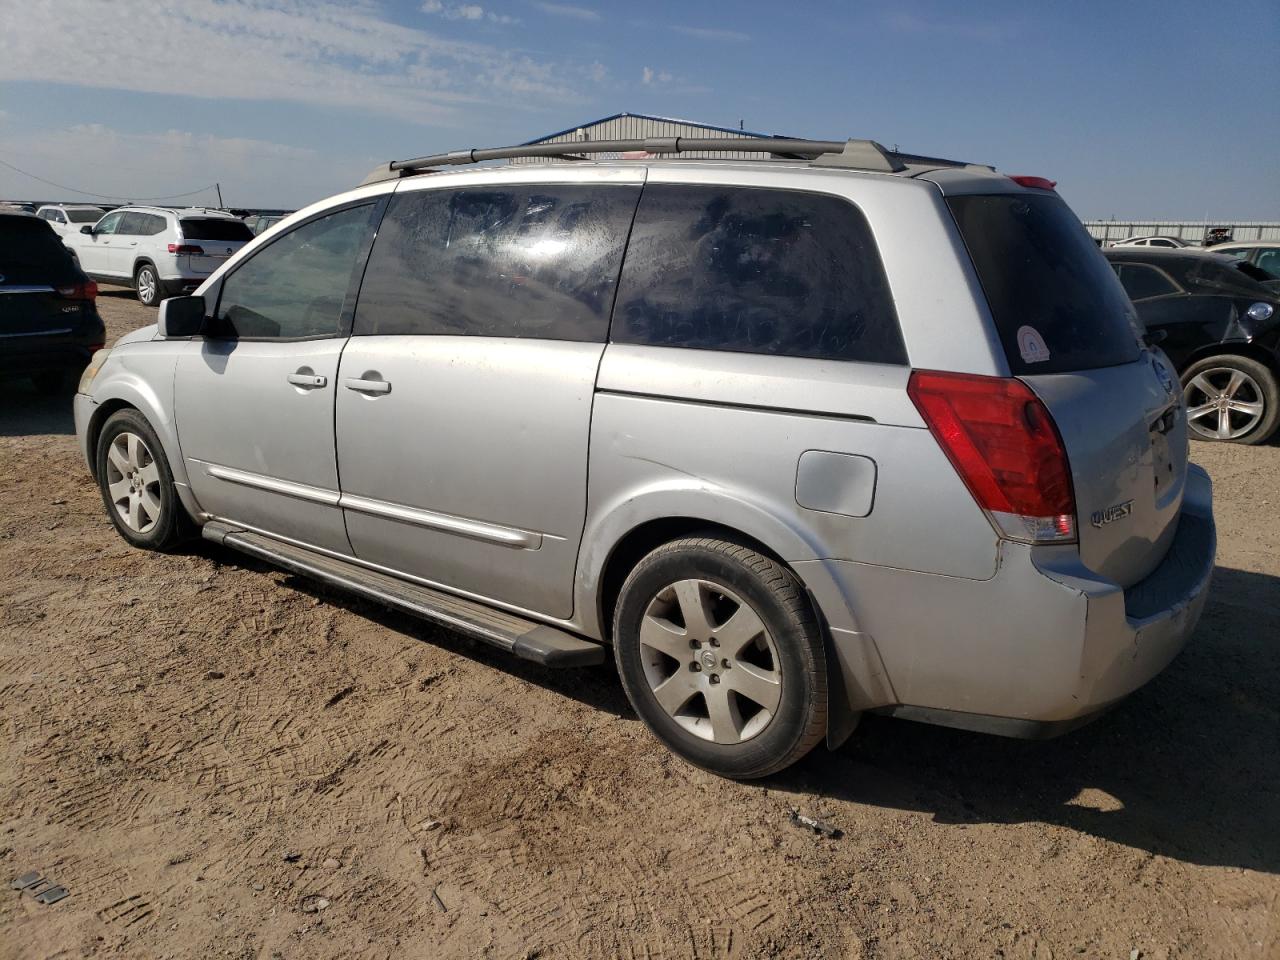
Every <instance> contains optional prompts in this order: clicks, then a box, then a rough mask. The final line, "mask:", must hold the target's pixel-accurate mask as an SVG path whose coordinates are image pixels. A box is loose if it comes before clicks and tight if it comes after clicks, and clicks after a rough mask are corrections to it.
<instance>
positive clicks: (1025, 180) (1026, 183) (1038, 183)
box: [1009, 176, 1058, 190]
mask: <svg viewBox="0 0 1280 960" xmlns="http://www.w3.org/2000/svg"><path fill="white" fill-rule="evenodd" d="M1009 179H1010V180H1012V181H1013V182H1014V183H1016V184H1017V185H1018V186H1020V187H1030V188H1031V189H1033V190H1052V189H1053V188H1054V187H1056V186H1057V185H1058V181H1057V180H1050V179H1048V178H1047V177H1023V176H1018V177H1010V178H1009Z"/></svg>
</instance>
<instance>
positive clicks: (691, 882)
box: [0, 290, 1280, 960]
mask: <svg viewBox="0 0 1280 960" xmlns="http://www.w3.org/2000/svg"><path fill="white" fill-rule="evenodd" d="M100 304H101V309H102V312H103V315H104V317H105V318H106V319H107V323H108V333H109V339H114V338H115V337H116V336H119V335H120V334H121V333H123V332H125V331H126V330H129V329H132V328H133V327H136V326H140V325H142V324H144V323H149V322H151V321H152V319H153V318H154V312H153V311H149V310H147V309H145V308H143V307H141V306H139V305H138V304H137V303H136V302H135V301H134V300H133V299H132V298H131V297H129V296H127V295H125V294H124V293H123V292H120V291H112V290H108V291H106V292H104V295H103V296H102V298H101V300H100ZM72 433H73V426H72V420H71V413H70V409H69V400H68V399H67V398H62V399H60V400H57V401H50V400H45V399H41V398H39V397H37V396H36V395H35V394H34V393H32V392H31V391H30V390H29V389H27V388H26V386H25V385H17V384H3V385H0V750H2V751H3V754H2V762H0V864H3V868H4V873H3V879H4V880H5V882H6V883H7V882H8V880H9V879H11V878H13V877H17V876H18V875H20V874H23V873H25V872H27V871H28V870H39V871H41V872H42V873H43V874H44V875H45V876H46V877H48V878H49V879H50V880H52V881H54V882H56V883H59V884H62V885H65V886H66V887H67V889H69V890H70V896H68V897H67V898H66V899H64V900H62V901H61V902H59V903H56V904H53V905H49V906H42V905H40V904H38V903H36V902H35V901H34V900H33V899H32V898H31V897H29V896H23V895H20V894H18V893H16V892H13V891H11V890H10V889H9V888H8V886H5V887H4V888H3V899H2V900H0V956H3V957H33V958H34V957H41V958H49V957H59V958H63V957H66V958H71V957H81V956H101V955H111V956H124V957H130V958H137V957H193V958H197V957H198V958H213V957H237V958H241V957H242V958H246V960H248V958H255V960H256V958H261V960H269V958H280V957H283V958H327V957H357V958H370V960H372V958H386V957H424V958H425V957H430V958H451V957H493V958H507V957H510V958H525V957H610V958H612V957H624V958H634V960H639V958H645V960H657V958H664V960H675V958H697V960H712V958H731V957H739V958H748V957H791V958H810V957H839V958H848V960H857V958H915V957H919V958H943V957H955V958H968V957H1006V958H1030V960H1048V958H1059V960H1062V958H1069V957H1070V958H1073V957H1086V958H1094V957H1099V958H1101V957H1106V958H1120V960H1125V958H1134V957H1142V958H1148V960H1153V958H1175V957H1182V958H1195V960H1208V958H1253V957H1266V958H1277V957H1280V876H1278V874H1280V666H1278V663H1277V650H1276V647H1277V642H1278V641H1280V579H1278V578H1280V551H1278V550H1277V547H1278V546H1280V446H1274V445H1273V446H1269V447H1265V448H1263V449H1250V448H1246V447H1231V446H1216V447H1210V446H1207V445H1204V444H1198V445H1196V447H1195V451H1194V452H1195V455H1196V458H1197V459H1198V460H1199V461H1200V462H1201V463H1202V464H1204V465H1205V466H1206V467H1207V468H1208V469H1209V471H1210V472H1211V473H1212V474H1213V479H1214V482H1215V485H1216V491H1215V492H1216V500H1217V510H1218V519H1219V536H1220V544H1219V556H1218V560H1219V564H1220V565H1219V567H1218V570H1217V574H1216V576H1215V581H1214V588H1213V595H1212V597H1211V599H1210V601H1209V604H1208V608H1207V610H1206V612H1205V615H1204V618H1203V620H1202V622H1201V624H1200V628H1199V630H1198V632H1197V634H1196V636H1195V638H1194V640H1193V641H1192V643H1191V645H1190V647H1189V648H1188V649H1187V650H1186V652H1185V653H1184V654H1183V655H1182V656H1181V657H1180V658H1179V659H1178V660H1177V661H1176V662H1175V663H1174V664H1173V666H1171V667H1170V668H1169V670H1168V671H1167V672H1166V673H1165V674H1164V675H1162V676H1161V677H1160V678H1158V679H1157V680H1156V681H1155V682H1154V683H1152V684H1151V685H1150V686H1149V687H1147V688H1146V689H1144V690H1143V691H1141V692H1140V693H1138V694H1137V695H1135V696H1134V697H1132V698H1131V699H1130V700H1129V701H1128V702H1126V703H1125V704H1124V705H1123V706H1122V707H1120V708H1119V709H1117V710H1115V711H1113V712H1112V713H1111V714H1109V715H1108V716H1106V717H1104V718H1103V719H1101V720H1099V721H1098V722H1096V723H1094V724H1092V725H1090V726H1088V727H1085V728H1083V729H1081V730H1078V731H1076V732H1074V733H1072V734H1070V735H1068V736H1067V737H1065V738H1062V739H1059V740H1055V741H1050V742H1045V743H1023V742H1017V741H1009V740H1000V739H995V738H990V737H984V736H979V735H973V734H965V733H959V732H955V731H948V730H943V729H937V728H931V727H925V726H919V725H915V724H911V723H907V722H903V721H892V720H885V719H881V718H874V717H873V718H868V719H865V720H864V721H863V723H862V725H861V727H860V728H859V730H858V731H857V733H855V735H854V737H853V738H852V740H851V741H850V742H849V743H848V744H846V745H845V746H844V747H843V748H842V749H840V750H839V751H837V752H836V753H834V754H832V753H828V752H827V751H826V750H825V749H819V750H818V751H816V752H815V753H813V754H812V755H811V756H810V757H809V758H807V759H806V760H805V761H804V762H802V763H801V764H799V765H798V766H797V767H796V768H794V769H792V770H791V771H788V772H786V773H784V774H782V775H779V776H777V777H774V778H772V779H770V780H768V781H765V782H763V783H758V784H746V785H744V784H736V783H730V782H727V781H723V780H718V779H716V778H715V777H712V776H710V775H707V774H705V773H702V772H700V771H698V770H695V769H693V768H690V767H688V766H686V765H685V764H683V763H682V762H680V761H678V760H676V759H674V758H673V757H671V756H670V755H669V754H668V753H667V752H666V751H665V750H664V749H663V748H662V747H660V746H659V745H658V744H657V743H656V742H655V741H654V740H653V739H652V738H651V737H650V736H649V735H648V734H647V732H646V731H645V730H644V728H643V727H642V726H641V724H640V722H639V721H638V720H637V719H636V718H635V716H634V715H633V714H632V712H631V710H630V708H629V707H628V705H627V703H626V700H625V699H624V697H623V695H622V692H621V689H620V687H619V684H618V682H617V677H616V675H615V674H614V672H613V670H612V668H605V667H600V668H593V669H590V670H582V671H577V672H552V671H548V670H543V669H541V668H538V667H536V666H534V665H531V664H526V663H523V662H520V661H515V660H511V659H507V658H505V657H504V656H503V655H501V654H499V653H496V652H490V651H488V650H486V649H485V648H483V647H478V646H473V645H472V644H471V643H469V642H468V641H467V640H465V639H462V638H460V637H458V636H456V635H453V634H450V633H448V632H445V631H441V630H436V629H434V628H431V627H428V626H424V625H423V624H421V623H420V622H417V621H414V620H412V619H410V618H408V617H404V616H400V615H398V614H393V613H388V612H387V611H385V610H383V609H380V608H378V607H376V606H374V605H371V604H366V603H364V602H362V601H358V600H354V599H351V598H349V597H345V596H342V595H339V594H336V593H333V592H329V591H327V590H325V589H323V588H320V587H318V586H315V585H313V584H311V583H309V582H307V581H303V580H299V579H297V578H294V577H292V576H289V575H287V574H284V573H281V572H277V571H274V570H271V569H269V568H267V567H265V566H262V565H259V564H257V563H255V562H253V561H251V560H249V559H247V558H245V557H244V556H242V555H239V554H236V553H232V552H229V551H223V550H221V549H217V548H214V547H213V546H211V545H208V544H205V543H197V544H194V545H193V546H192V547H191V548H190V549H189V550H188V551H187V552H185V553H181V554H178V555H176V556H160V555H156V554H149V553H143V552H139V551H135V550H132V549H130V548H128V547H127V546H126V545H125V544H124V543H123V541H121V540H120V538H119V537H117V536H116V535H115V533H114V532H113V530H112V528H111V527H110V525H109V524H108V522H107V519H106V517H105V515H104V513H103V507H102V503H101V501H100V500H99V497H98V494H97V491H96V490H95V488H94V487H93V485H92V484H91V482H90V480H89V477H88V474H87V472H86V470H85V467H84V464H83V463H82V462H81V460H80V458H79V455H78V454H77V452H76V448H75V443H74V437H73V435H72ZM793 809H794V810H799V811H801V812H802V813H805V814H809V815H812V816H818V817H822V818H825V819H827V820H829V821H830V822H831V823H833V824H834V825H836V826H837V827H838V828H839V829H840V830H842V831H843V836H841V837H840V838H839V839H828V838H826V837H822V836H818V835H815V834H813V833H811V832H806V831H802V830H800V829H797V828H796V827H794V826H792V825H791V824H790V823H789V822H788V815H789V813H790V811H792V810H793Z"/></svg>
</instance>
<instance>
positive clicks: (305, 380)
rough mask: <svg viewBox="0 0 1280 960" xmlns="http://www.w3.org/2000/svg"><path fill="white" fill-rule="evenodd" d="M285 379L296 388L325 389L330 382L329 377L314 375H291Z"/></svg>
mask: <svg viewBox="0 0 1280 960" xmlns="http://www.w3.org/2000/svg"><path fill="white" fill-rule="evenodd" d="M285 379H286V380H288V381H289V382H290V383H292V384H293V385H294V386H295V387H323V386H324V385H325V384H326V383H328V382H329V378H328V377H322V376H319V375H317V374H314V373H291V374H289V376H287V377H286V378H285Z"/></svg>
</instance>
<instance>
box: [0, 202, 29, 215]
mask: <svg viewBox="0 0 1280 960" xmlns="http://www.w3.org/2000/svg"><path fill="white" fill-rule="evenodd" d="M6 211H7V212H10V213H35V212H36V205H35V204H34V203H24V202H23V201H21V200H2V201H0V212H6Z"/></svg>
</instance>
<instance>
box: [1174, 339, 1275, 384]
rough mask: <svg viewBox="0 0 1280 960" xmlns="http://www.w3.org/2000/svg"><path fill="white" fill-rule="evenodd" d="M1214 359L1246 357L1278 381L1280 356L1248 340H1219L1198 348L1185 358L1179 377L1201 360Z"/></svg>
mask: <svg viewBox="0 0 1280 960" xmlns="http://www.w3.org/2000/svg"><path fill="white" fill-rule="evenodd" d="M1214 357H1247V358H1248V359H1250V360H1253V361H1255V362H1257V363H1260V364H1262V365H1263V366H1264V367H1266V368H1267V369H1268V370H1270V371H1271V372H1272V373H1273V374H1274V375H1275V376H1276V377H1277V379H1280V356H1277V355H1276V352H1275V351H1274V350H1268V349H1267V348H1266V347H1264V346H1262V345H1261V344H1258V343H1251V342H1250V341H1248V340H1220V341H1219V342H1217V343H1211V344H1209V345H1208V346H1204V347H1200V348H1199V349H1197V350H1196V351H1195V352H1194V353H1191V354H1190V355H1189V356H1188V357H1187V359H1186V361H1185V362H1184V363H1183V365H1182V370H1181V371H1180V372H1179V377H1180V378H1181V377H1182V375H1183V374H1185V373H1186V371H1187V370H1189V369H1190V368H1191V367H1193V366H1194V365H1195V364H1197V363H1200V362H1201V361H1202V360H1211V359H1213V358H1214Z"/></svg>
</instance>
